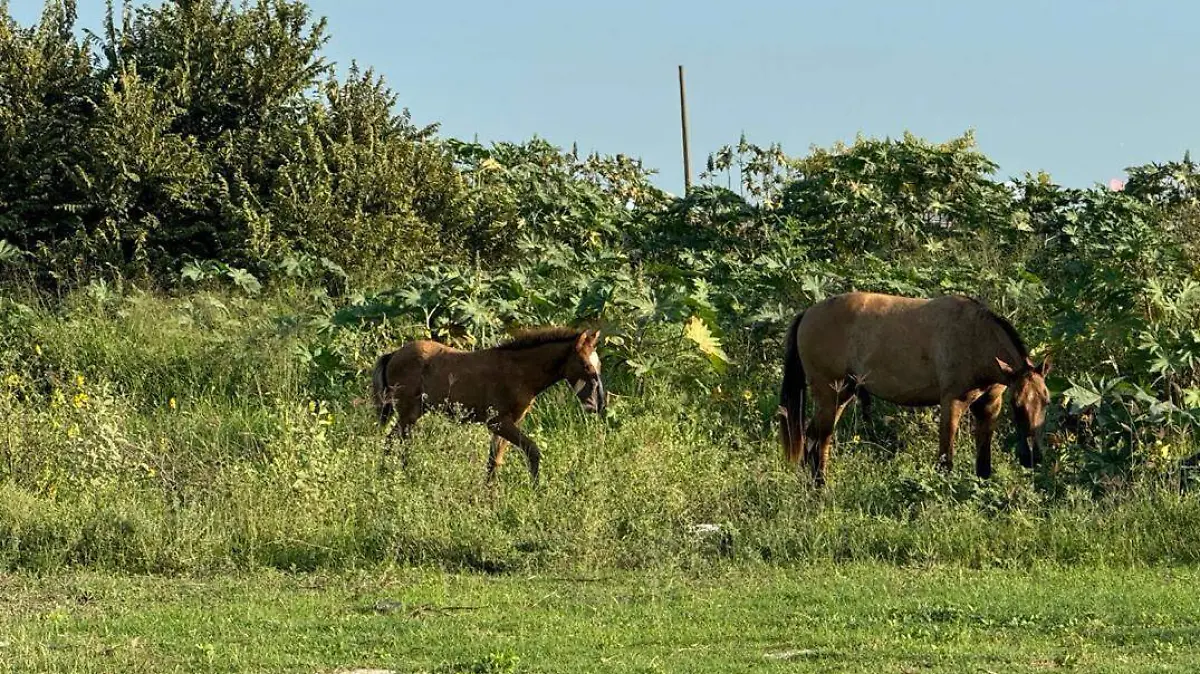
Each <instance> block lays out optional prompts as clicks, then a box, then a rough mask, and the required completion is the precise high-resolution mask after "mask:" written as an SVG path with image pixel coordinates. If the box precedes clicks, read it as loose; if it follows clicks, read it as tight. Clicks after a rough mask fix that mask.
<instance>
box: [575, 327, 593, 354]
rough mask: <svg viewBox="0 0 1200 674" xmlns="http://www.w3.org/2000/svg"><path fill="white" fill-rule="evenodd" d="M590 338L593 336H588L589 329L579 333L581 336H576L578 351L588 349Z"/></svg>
mask: <svg viewBox="0 0 1200 674" xmlns="http://www.w3.org/2000/svg"><path fill="white" fill-rule="evenodd" d="M589 339H591V338H590V337H589V336H588V331H587V330H584V331H583V332H581V333H579V336H578V337H576V338H575V348H576V349H577V350H578V351H584V350H586V349H587V346H588V340H589Z"/></svg>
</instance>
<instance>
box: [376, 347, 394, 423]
mask: <svg viewBox="0 0 1200 674" xmlns="http://www.w3.org/2000/svg"><path fill="white" fill-rule="evenodd" d="M391 360H392V353H391V352H389V353H385V354H383V355H382V356H380V357H379V360H377V361H375V369H374V370H372V371H371V394H372V397H373V398H374V399H375V409H376V410H377V411H378V412H379V425H380V426H382V425H384V424H386V423H387V422H388V419H390V418H392V412H393V410H394V407H393V405H392V396H391V395H390V394H389V393H388V383H387V367H388V363H389V362H390V361H391Z"/></svg>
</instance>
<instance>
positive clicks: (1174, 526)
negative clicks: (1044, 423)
mask: <svg viewBox="0 0 1200 674" xmlns="http://www.w3.org/2000/svg"><path fill="white" fill-rule="evenodd" d="M307 301H308V300H306V299H304V298H303V297H299V296H289V295H283V294H281V295H277V296H274V297H271V298H267V299H255V300H251V299H247V298H241V297H238V296H234V295H222V294H211V293H196V294H191V295H187V296H182V297H173V298H172V297H165V296H160V295H151V294H142V293H133V294H118V293H113V292H110V291H105V290H103V289H99V290H98V289H96V288H93V289H92V290H91V291H89V292H80V293H77V294H76V295H73V296H71V297H68V298H66V299H65V300H64V301H63V302H61V303H59V304H55V305H53V306H50V305H43V304H38V303H36V302H27V303H24V304H20V303H17V302H15V301H13V300H4V301H3V315H2V318H3V327H0V366H2V367H3V371H2V374H0V418H2V419H3V424H2V426H0V568H7V569H19V568H20V569H24V568H29V569H43V570H47V569H57V568H60V567H65V566H94V567H100V568H113V569H121V570H129V571H155V572H194V571H204V570H218V569H229V568H246V567H264V566H265V567H275V568H284V569H293V568H294V569H314V568H336V567H352V566H357V565H371V564H377V563H380V562H396V563H402V564H421V565H435V566H444V567H453V568H462V567H467V568H473V569H481V570H486V571H496V572H503V571H517V570H529V569H605V568H609V569H612V568H646V567H681V566H683V567H686V566H703V565H709V564H713V563H714V561H716V560H725V561H732V562H736V563H770V564H784V565H787V564H813V563H817V564H821V563H829V562H835V561H843V560H883V561H888V562H894V563H900V564H912V563H925V562H945V563H958V564H966V565H971V566H993V565H998V566H1005V565H1026V564H1034V563H1066V564H1070V563H1100V564H1110V565H1136V564H1147V563H1193V562H1196V561H1197V558H1198V557H1200V507H1197V505H1198V503H1197V501H1196V499H1195V498H1194V497H1190V496H1186V495H1180V494H1179V493H1178V492H1177V491H1170V490H1168V489H1164V488H1161V487H1156V486H1154V485H1153V484H1150V483H1145V484H1139V485H1135V486H1134V487H1132V488H1130V489H1127V490H1125V491H1123V492H1121V493H1119V494H1117V495H1115V496H1112V497H1109V498H1107V499H1103V500H1097V499H1095V498H1093V497H1091V496H1089V495H1085V494H1084V493H1083V492H1080V491H1077V490H1074V489H1071V488H1064V487H1063V486H1062V485H1056V484H1055V483H1054V481H1053V476H1052V475H1046V474H1041V475H1036V476H1035V475H1031V474H1030V473H1028V472H1026V471H1022V470H1021V469H1019V468H1018V467H1017V466H1016V465H1015V463H1014V462H1013V461H1012V459H1011V458H1009V457H1008V456H1007V455H1004V458H1003V459H998V463H999V464H1000V465H999V466H998V471H997V473H998V474H997V476H996V477H995V478H994V479H993V480H992V481H990V482H981V481H978V480H976V479H975V478H974V477H972V476H971V475H970V474H969V470H970V464H971V463H972V462H970V461H960V467H959V470H957V471H956V472H955V473H954V474H953V475H950V476H941V475H939V474H937V473H936V472H935V471H934V470H933V468H932V465H933V460H932V459H933V456H934V451H935V450H934V445H935V442H936V430H935V427H934V426H933V423H932V421H933V416H932V415H929V414H912V415H901V416H900V418H899V420H898V421H895V422H894V425H895V431H896V432H897V433H898V434H899V435H900V437H901V438H902V439H903V440H904V442H903V443H902V444H903V446H902V447H899V448H895V447H890V448H888V449H889V450H896V451H895V452H894V455H893V452H891V451H881V449H880V448H879V447H878V446H876V445H872V444H870V443H868V442H864V441H861V440H860V439H859V438H858V433H859V429H858V428H857V426H856V420H855V419H854V418H853V414H851V415H848V417H850V418H848V419H846V421H845V422H844V424H843V426H842V428H841V429H840V434H839V437H840V438H841V440H842V441H841V443H840V444H839V445H838V446H837V448H836V450H835V451H836V456H835V459H834V462H833V464H832V465H833V475H832V481H831V484H830V486H829V487H828V488H827V489H826V490H825V491H824V492H820V493H819V492H816V491H814V490H813V489H812V488H811V487H810V486H809V484H808V481H807V480H806V479H801V478H798V477H797V476H795V475H794V474H792V473H791V472H789V471H788V470H787V469H785V468H784V467H783V466H782V464H781V462H780V460H779V455H780V452H779V449H778V447H777V445H776V443H775V440H774V435H773V434H772V433H771V432H770V430H769V429H767V428H764V427H763V426H762V425H761V424H760V423H758V418H759V417H758V415H757V413H756V412H755V411H754V410H757V409H760V408H763V407H764V406H765V407H769V405H768V404H766V403H768V402H769V399H772V398H773V396H774V395H775V393H774V391H773V387H771V388H768V387H766V386H759V387H758V388H759V389H762V390H748V394H745V397H746V398H747V399H746V400H745V405H746V411H745V413H744V414H732V413H730V411H729V408H728V406H726V407H721V408H718V407H717V406H715V405H712V404H709V403H708V402H706V401H705V400H704V399H703V398H702V397H699V396H698V395H697V394H696V393H695V391H693V390H687V389H685V388H682V387H678V386H674V385H670V384H668V383H666V382H654V381H651V382H646V383H645V385H644V386H642V387H640V392H638V393H634V392H633V387H628V388H629V390H627V391H622V390H621V386H620V384H619V383H617V384H616V385H614V387H615V389H616V393H618V394H620V393H623V392H624V393H626V395H621V396H618V397H617V398H616V399H615V402H614V408H613V412H614V415H613V416H614V418H613V419H611V420H609V421H607V422H606V421H602V420H599V419H597V418H595V417H589V416H586V415H585V414H584V413H583V412H582V411H581V410H580V409H579V407H578V405H577V404H576V403H575V402H574V400H573V399H572V398H571V397H570V395H569V392H568V391H566V390H565V389H553V390H551V391H550V392H548V393H547V394H546V395H544V396H543V397H542V398H541V399H540V400H539V402H538V405H537V407H535V410H534V412H533V413H532V414H531V416H530V417H529V419H528V421H527V422H526V423H527V431H528V432H529V433H530V434H531V435H532V436H533V437H534V438H536V439H537V440H538V442H539V443H540V444H541V445H542V446H543V449H544V461H543V484H542V487H541V488H539V489H537V490H534V489H532V488H531V487H530V485H529V478H528V474H527V472H526V469H525V466H524V461H523V457H522V456H521V455H520V453H519V452H512V453H510V455H509V461H508V462H507V464H506V465H505V466H504V467H503V469H502V471H501V474H500V479H499V480H498V482H497V483H496V484H495V485H493V486H486V485H485V484H484V483H483V479H482V478H483V474H484V470H483V464H484V458H485V456H486V451H487V435H486V433H485V432H484V431H483V430H482V429H481V428H479V427H475V426H463V425H459V424H457V423H455V422H453V421H452V420H450V419H448V418H446V417H442V416H436V415H430V416H427V417H426V418H425V419H424V420H423V421H422V422H421V423H420V424H419V426H418V429H417V433H416V436H415V437H414V438H413V440H412V442H411V443H409V445H408V446H406V447H405V448H404V450H403V451H406V452H407V454H408V458H409V461H408V464H407V466H406V467H403V468H402V467H401V465H400V464H399V462H396V461H393V462H390V463H389V462H384V461H383V460H382V452H381V450H382V432H381V431H380V430H379V429H378V428H376V427H375V426H374V422H373V414H372V412H371V410H370V409H369V408H368V407H366V406H364V405H363V404H362V399H363V398H364V397H365V386H366V376H365V372H364V373H361V375H360V376H359V377H358V378H351V380H350V381H351V383H350V384H349V385H345V386H328V385H320V386H318V385H316V384H314V383H313V382H314V381H315V379H314V377H313V364H312V360H311V358H310V357H307V356H306V355H305V354H308V353H311V350H310V349H309V348H308V347H309V346H311V344H312V343H313V340H314V339H315V338H316V337H315V332H314V330H315V328H313V327H311V326H307V325H305V324H304V323H303V321H300V322H297V321H294V320H290V319H289V317H290V316H294V315H297V314H300V313H303V312H304V311H306V310H307V309H308V308H309V307H307V306H306V304H305V303H306V302H307ZM361 340H362V343H361V344H359V345H358V347H359V348H357V350H356V349H351V350H350V352H351V353H353V354H357V355H355V356H352V357H351V360H352V361H353V362H350V363H349V364H348V365H349V366H350V367H351V369H353V368H355V367H357V368H360V369H363V370H365V368H366V367H368V366H369V364H370V360H371V358H372V357H373V355H374V351H373V350H372V348H373V344H374V341H373V340H378V336H377V335H363V336H362V337H361ZM960 451H962V452H964V453H965V456H970V453H969V452H970V449H969V447H968V446H967V444H966V443H964V444H963V445H962V446H960Z"/></svg>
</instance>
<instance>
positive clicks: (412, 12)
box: [10, 0, 1200, 193]
mask: <svg viewBox="0 0 1200 674" xmlns="http://www.w3.org/2000/svg"><path fill="white" fill-rule="evenodd" d="M79 4H80V19H81V23H83V25H85V26H95V25H98V24H99V20H100V17H101V15H102V12H103V6H104V3H103V2H102V0H80V3H79ZM310 6H311V7H312V8H313V10H314V13H316V14H318V15H324V16H326V17H328V19H329V32H330V34H331V36H332V39H331V41H330V43H329V46H328V49H327V54H328V56H329V58H331V59H332V60H335V61H337V62H338V63H339V64H340V65H342V66H345V65H348V64H349V62H350V60H351V59H357V60H358V61H359V63H360V64H361V65H364V66H366V65H369V66H373V67H374V68H375V69H376V70H377V71H378V72H380V73H382V74H383V75H384V76H385V77H386V79H387V81H388V83H389V84H390V86H391V87H392V88H393V89H394V90H395V91H396V92H397V93H398V94H399V95H400V100H401V103H402V105H405V106H407V107H408V108H409V109H410V110H411V112H412V114H413V116H414V118H415V120H416V121H417V122H420V123H425V122H434V121H436V122H440V123H441V124H442V133H443V135H449V136H458V137H464V138H471V137H473V136H475V135H476V134H478V136H479V138H480V140H483V141H490V140H521V139H526V138H529V137H530V136H532V135H534V134H537V135H539V136H542V137H543V138H546V139H548V140H550V141H551V142H554V143H556V144H558V145H561V146H564V147H569V146H570V144H571V143H572V142H573V141H575V142H578V143H579V147H580V150H582V151H590V150H597V151H601V152H605V153H617V152H624V153H626V154H630V155H634V156H640V157H642V158H643V160H644V161H645V162H646V164H647V165H648V166H651V167H653V168H656V169H658V170H659V171H660V175H659V177H658V178H657V182H658V183H659V184H660V185H662V186H663V187H664V188H666V189H668V190H670V191H673V192H676V193H678V192H680V191H681V190H682V183H683V179H682V173H681V167H680V138H679V107H678V106H679V93H678V88H677V86H678V85H677V72H676V66H677V65H679V64H683V65H684V67H685V69H686V75H687V90H688V114H689V118H690V119H689V121H690V123H691V144H692V167H693V173H694V174H695V173H697V172H698V171H699V170H700V169H701V168H702V167H703V163H704V159H705V157H706V156H707V154H708V153H709V152H711V151H713V150H715V149H716V148H717V147H719V146H720V145H722V144H726V143H732V142H735V141H736V140H737V138H738V136H739V135H740V134H741V133H742V132H743V131H744V132H745V133H746V134H747V137H748V138H749V139H750V140H751V141H753V142H757V143H760V144H767V143H770V142H775V141H777V142H780V143H782V144H783V147H784V150H785V151H786V152H788V153H789V154H803V153H804V152H806V151H807V149H808V147H809V146H810V145H812V144H817V145H822V146H824V145H829V144H831V143H833V142H835V141H838V140H847V141H848V140H853V138H854V136H855V134H857V133H862V134H864V135H868V136H889V135H890V136H898V135H899V134H901V133H902V132H903V131H905V130H909V131H912V132H914V133H916V134H918V135H921V136H924V137H926V138H929V139H931V140H944V139H948V138H950V137H953V136H956V135H958V134H960V133H962V132H963V131H965V130H966V129H968V128H974V129H975V132H976V136H977V140H978V141H979V144H980V147H981V148H982V150H983V151H984V152H986V153H987V154H988V155H989V156H990V157H992V159H994V160H995V161H997V162H998V163H999V164H1000V167H1001V168H1000V174H1001V177H1005V176H1009V175H1018V174H1020V173H1022V172H1024V171H1036V170H1039V169H1041V170H1046V171H1048V172H1049V173H1050V174H1051V175H1052V176H1053V177H1054V178H1055V179H1056V180H1058V181H1059V182H1062V183H1065V184H1068V185H1075V186H1086V185H1090V184H1092V183H1096V182H1105V181H1107V180H1108V179H1110V178H1113V177H1119V176H1121V175H1123V169H1124V167H1126V166H1129V165H1132V164H1139V163H1144V162H1148V161H1168V160H1172V159H1178V158H1179V157H1181V156H1182V155H1183V152H1184V151H1185V150H1188V149H1196V148H1197V147H1198V146H1200V115H1197V112H1198V110H1197V108H1198V107H1200V106H1198V103H1200V88H1197V87H1196V83H1197V82H1198V81H1200V77H1198V76H1200V46H1197V45H1198V44H1200V43H1198V42H1197V39H1196V35H1197V33H1196V27H1197V26H1200V3H1193V2H1185V1H1184V0H1177V1H1171V2H1168V1H1165V0H1136V1H1135V0H1128V1H1124V2H1118V1H1116V0H1042V1H1041V2H1036V1H1034V0H1010V1H1008V2H1003V3H1001V2H982V1H978V0H976V1H971V2H967V1H963V0H959V1H957V2H955V1H953V0H945V1H942V2H938V1H934V0H906V1H905V2H895V1H892V0H877V1H874V2H870V1H866V0H827V1H825V2H812V1H795V2H786V1H783V0H771V1H765V0H763V1H750V0H747V1H744V2H712V3H708V4H705V3H703V2H702V1H699V0H694V1H691V2H687V1H683V0H659V1H653V0H643V1H642V2H638V1H636V0H608V1H606V2H565V1H562V0H558V1H554V0H544V1H537V2H535V1H532V0H526V1H515V2H508V3H506V2H499V1H492V2H399V1H391V0H313V1H312V2H311V3H310ZM40 8H41V2H40V0H11V7H10V9H11V11H12V13H13V14H14V15H15V16H16V18H17V19H18V21H20V22H21V23H23V24H28V23H30V22H31V21H33V20H34V19H35V18H36V16H37V15H38V13H39V12H40Z"/></svg>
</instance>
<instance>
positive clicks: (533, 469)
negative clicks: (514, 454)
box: [492, 419, 542, 487]
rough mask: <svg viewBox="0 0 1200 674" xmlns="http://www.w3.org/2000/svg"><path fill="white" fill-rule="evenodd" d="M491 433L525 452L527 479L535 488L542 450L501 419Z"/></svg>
mask: <svg viewBox="0 0 1200 674" xmlns="http://www.w3.org/2000/svg"><path fill="white" fill-rule="evenodd" d="M492 432H493V433H495V434H496V435H497V436H499V437H500V438H501V439H502V440H507V441H509V442H511V443H513V444H514V445H516V446H517V447H520V448H521V451H522V452H525V459H526V461H527V462H528V464H529V477H530V479H531V480H532V481H533V485H534V486H535V487H536V486H537V484H538V465H539V464H540V463H541V462H542V450H540V449H538V446H537V444H536V443H535V442H534V441H533V440H532V439H531V438H530V437H529V436H528V435H525V433H524V431H522V430H521V429H520V428H517V425H516V423H514V422H512V421H510V420H507V419H501V420H498V421H496V422H495V424H494V425H493V428H492Z"/></svg>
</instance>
